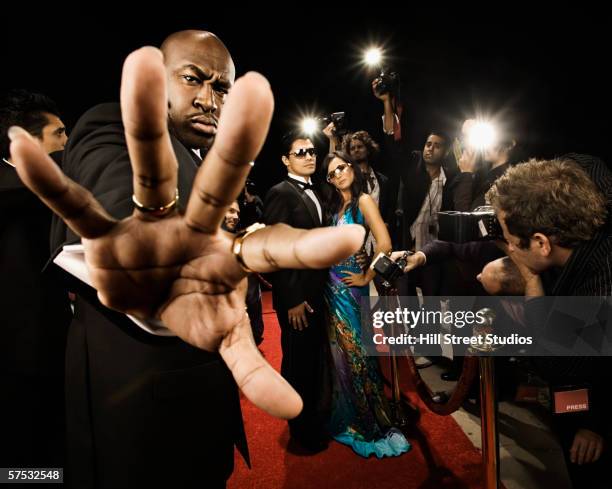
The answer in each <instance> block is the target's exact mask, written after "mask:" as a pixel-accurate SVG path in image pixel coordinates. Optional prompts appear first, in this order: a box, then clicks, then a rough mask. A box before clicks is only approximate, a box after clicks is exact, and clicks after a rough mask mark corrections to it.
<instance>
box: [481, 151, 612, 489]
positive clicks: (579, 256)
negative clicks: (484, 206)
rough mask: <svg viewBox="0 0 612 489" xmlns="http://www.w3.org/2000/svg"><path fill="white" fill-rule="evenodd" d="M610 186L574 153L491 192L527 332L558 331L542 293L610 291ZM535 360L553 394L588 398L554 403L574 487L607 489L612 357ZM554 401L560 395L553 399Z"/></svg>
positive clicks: (596, 164)
mask: <svg viewBox="0 0 612 489" xmlns="http://www.w3.org/2000/svg"><path fill="white" fill-rule="evenodd" d="M585 170H586V171H585ZM587 172H588V173H587ZM611 182H612V178H611V175H610V172H609V171H608V170H607V168H606V166H605V164H603V162H601V161H599V160H597V159H594V158H589V157H586V156H583V155H571V157H564V158H559V159H555V160H548V161H535V160H532V161H530V162H528V163H525V164H522V165H518V166H517V167H515V168H512V169H510V170H508V171H507V172H506V174H505V175H504V176H502V177H501V178H499V179H498V180H497V181H496V182H495V183H494V185H493V187H492V188H491V190H490V191H489V192H488V193H487V199H488V200H489V202H491V204H492V205H493V208H494V209H495V213H496V216H497V218H498V219H499V223H500V225H501V228H502V230H503V235H504V238H505V240H506V242H507V250H506V251H507V255H508V256H509V257H510V258H511V259H512V261H513V263H514V264H515V266H516V269H517V270H518V272H519V274H520V277H521V279H522V281H523V282H524V295H525V297H526V301H525V320H526V324H527V326H528V327H530V328H534V329H535V328H539V329H540V330H544V329H545V328H554V327H559V325H556V324H548V322H547V317H548V316H547V314H546V313H547V311H546V310H545V309H544V310H543V307H544V308H545V307H546V305H545V302H544V301H543V300H542V299H539V298H541V297H543V296H546V295H554V296H597V297H609V296H610V295H611V294H612V267H611V265H610V264H611V263H612V242H611V240H610V235H609V234H610V233H609V232H608V222H607V221H608V216H609V195H610V194H611V189H612V183H611ZM606 196H608V199H606ZM533 360H534V365H535V367H536V369H537V370H538V373H540V375H541V376H542V377H544V378H546V379H547V380H548V381H549V382H550V383H551V385H552V386H553V390H554V391H559V392H562V393H565V394H566V395H570V396H574V395H582V396H583V401H584V402H582V403H581V405H584V406H585V408H586V409H585V410H584V411H583V412H581V413H576V414H574V413H562V411H563V409H562V408H561V406H555V412H556V413H558V414H557V415H556V416H555V418H554V421H555V423H554V424H555V428H556V431H557V433H558V435H559V437H560V439H561V443H562V446H563V449H564V455H565V457H566V462H567V465H568V471H569V473H570V477H571V479H572V483H573V484H574V487H579V488H584V487H587V488H591V487H609V476H608V475H607V474H606V472H607V470H606V469H607V468H606V461H610V460H611V459H612V458H611V457H610V453H609V447H606V444H607V443H606V442H608V443H609V441H610V437H611V434H612V422H611V420H610V416H609V407H610V402H611V401H612V396H611V395H610V393H609V390H610V389H609V385H610V377H611V375H610V366H611V362H610V358H609V357H597V358H595V357H542V358H534V359H533ZM566 385H569V387H564V386H566ZM579 393H580V394H579ZM557 398H558V396H557V395H556V394H555V396H553V399H554V400H557Z"/></svg>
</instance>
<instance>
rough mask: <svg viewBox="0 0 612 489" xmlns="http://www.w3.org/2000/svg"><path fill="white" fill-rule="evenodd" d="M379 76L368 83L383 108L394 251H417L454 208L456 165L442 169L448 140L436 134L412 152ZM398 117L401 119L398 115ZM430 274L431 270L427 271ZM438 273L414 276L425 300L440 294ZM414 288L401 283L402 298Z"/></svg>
mask: <svg viewBox="0 0 612 489" xmlns="http://www.w3.org/2000/svg"><path fill="white" fill-rule="evenodd" d="M381 86H382V87H383V88H388V87H384V83H383V80H382V78H381V77H379V78H376V79H375V80H374V81H373V82H372V90H373V92H374V95H375V96H376V98H378V99H379V100H381V101H382V102H383V105H384V115H383V128H384V132H385V134H386V137H385V145H386V148H387V150H388V155H389V158H390V160H391V161H390V163H391V168H393V169H394V172H395V175H394V176H393V177H392V180H393V181H394V182H397V185H398V186H399V188H398V189H397V192H395V194H394V195H395V196H396V197H395V199H396V202H397V206H396V215H398V217H399V222H398V223H397V224H398V226H397V227H396V229H395V230H394V231H395V233H394V247H395V248H400V249H408V250H419V249H421V248H422V247H423V246H425V245H426V244H427V243H429V242H430V241H433V240H434V239H436V237H437V234H438V211H440V210H450V209H453V187H452V185H450V182H452V181H453V179H454V177H455V175H456V173H457V169H456V166H455V167H453V165H448V164H445V160H446V157H447V155H448V153H449V150H450V146H451V145H450V139H449V137H448V136H447V135H446V134H444V133H443V132H440V131H431V132H430V133H429V135H428V137H427V140H426V141H425V145H424V147H423V150H422V151H411V150H408V149H407V148H406V145H405V144H404V143H403V141H402V139H401V132H400V131H401V127H400V125H399V116H398V114H396V112H401V110H399V109H400V106H399V104H398V101H397V97H396V94H395V93H392V91H387V90H381ZM400 116H401V114H400ZM432 272H433V271H432ZM440 273H441V271H440V270H438V271H436V272H435V273H428V274H423V275H422V276H420V277H417V284H416V285H419V286H420V287H421V290H422V291H423V294H424V295H429V296H434V295H439V293H440V286H441V284H442V280H441V278H440ZM414 287H415V284H414V283H406V281H404V283H401V284H400V293H401V294H402V295H414V293H415V292H414Z"/></svg>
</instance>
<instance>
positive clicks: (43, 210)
mask: <svg viewBox="0 0 612 489" xmlns="http://www.w3.org/2000/svg"><path fill="white" fill-rule="evenodd" d="M0 212H1V215H2V219H0V290H1V292H0V311H1V314H2V320H1V321H0V324H1V328H0V330H1V332H2V341H0V372H5V373H7V372H8V373H10V374H16V373H17V374H21V375H24V374H25V375H43V376H62V375H63V372H64V351H65V345H66V333H67V331H68V324H69V323H70V319H71V317H72V312H71V311H70V304H69V301H68V293H67V291H66V290H63V289H62V288H61V287H60V286H59V284H58V281H57V280H56V278H57V277H56V276H55V275H54V274H42V270H43V267H44V265H45V263H46V261H47V260H48V259H49V228H50V224H51V215H52V213H51V211H50V210H49V209H48V208H47V207H46V206H45V205H44V204H43V203H42V202H41V201H40V200H39V199H38V197H36V195H34V194H33V193H32V192H31V191H30V190H29V189H28V188H27V187H26V186H25V185H24V184H23V183H22V182H21V180H20V179H19V176H18V175H17V172H16V170H15V169H14V168H13V167H11V166H9V165H8V164H6V163H5V162H3V161H0Z"/></svg>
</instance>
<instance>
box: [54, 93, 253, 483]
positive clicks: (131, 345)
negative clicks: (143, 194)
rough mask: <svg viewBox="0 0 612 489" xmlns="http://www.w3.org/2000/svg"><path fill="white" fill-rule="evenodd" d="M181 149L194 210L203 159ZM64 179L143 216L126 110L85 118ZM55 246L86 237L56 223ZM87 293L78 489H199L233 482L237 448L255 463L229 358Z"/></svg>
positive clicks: (76, 425) (97, 111) (79, 375)
mask: <svg viewBox="0 0 612 489" xmlns="http://www.w3.org/2000/svg"><path fill="white" fill-rule="evenodd" d="M171 139H172V146H173V148H174V151H175V153H176V157H177V160H178V166H179V168H178V187H179V195H180V197H181V198H182V199H183V200H182V202H183V203H185V202H186V201H187V198H188V196H189V194H190V192H191V186H192V183H193V179H194V177H195V174H196V172H197V169H198V163H199V159H198V158H197V157H196V155H195V154H193V152H192V151H190V150H188V149H187V148H185V147H184V146H183V145H182V144H181V143H180V142H179V141H178V140H177V139H175V138H174V137H171ZM63 169H64V171H65V172H66V174H67V175H68V176H69V177H70V178H72V179H74V180H75V181H77V182H78V183H79V184H81V185H82V186H84V187H85V188H87V189H88V190H90V191H91V192H92V193H93V195H94V196H95V197H96V198H97V199H98V201H100V203H101V204H102V205H103V206H104V208H105V209H106V210H107V211H108V212H109V213H110V214H111V215H112V216H114V217H116V218H123V217H126V216H128V215H130V214H131V213H132V212H133V204H132V201H131V196H132V170H131V166H130V160H129V155H128V151H127V146H126V142H125V137H124V129H123V125H122V122H121V113H120V107H119V105H118V104H104V105H99V106H96V107H94V108H93V109H91V110H89V111H88V112H87V113H85V115H83V116H82V117H81V119H80V120H79V121H78V123H77V125H76V126H75V128H74V130H73V132H72V134H71V136H70V139H69V141H68V145H67V147H66V150H65V155H64V161H63ZM53 239H54V241H55V242H54V245H55V246H56V247H57V248H58V249H59V248H61V246H62V245H63V244H66V243H73V242H75V241H77V240H78V237H77V236H75V235H74V234H73V233H72V232H70V231H69V230H67V229H66V227H65V226H64V225H63V224H61V223H60V222H59V221H56V222H55V224H54V232H53ZM78 292H79V297H78V299H77V303H76V308H75V318H74V321H73V323H72V325H71V329H70V332H69V341H68V351H67V366H68V368H67V424H68V455H69V467H70V469H71V470H70V474H69V476H70V479H71V483H72V485H73V486H75V487H94V486H95V487H139V486H143V485H150V486H155V487H157V486H160V485H161V486H168V487H170V486H180V487H192V486H194V485H196V484H200V485H203V486H205V485H206V483H207V482H208V483H211V485H212V482H213V481H215V482H219V481H221V480H224V479H226V478H227V477H228V476H229V474H230V473H231V471H232V468H233V448H234V445H235V444H236V445H237V446H238V447H239V449H240V450H241V451H242V453H243V454H244V455H245V456H247V457H248V454H247V451H246V440H245V437H244V431H243V427H242V418H241V413H240V403H239V397H238V390H237V387H236V384H235V382H234V379H233V377H232V375H231V373H230V371H229V370H228V369H227V367H226V366H225V364H224V363H223V361H222V360H221V358H220V357H219V355H218V354H216V353H210V352H206V351H203V350H200V349H198V348H195V347H193V346H191V345H189V344H187V343H185V342H183V341H181V340H180V339H178V338H166V337H159V336H154V335H150V334H148V333H146V332H144V331H143V330H141V329H140V328H139V327H138V326H136V325H135V324H133V323H132V322H131V321H130V320H129V319H128V318H127V317H126V316H124V315H122V314H119V313H117V312H115V311H112V310H110V309H108V308H106V307H104V306H103V305H101V304H100V303H99V302H98V300H97V298H96V296H95V292H94V291H93V289H91V288H89V287H87V286H85V285H84V284H80V287H79V291H78ZM177 477H178V481H177V479H176V478H177Z"/></svg>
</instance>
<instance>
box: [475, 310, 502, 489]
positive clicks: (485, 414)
mask: <svg viewBox="0 0 612 489" xmlns="http://www.w3.org/2000/svg"><path fill="white" fill-rule="evenodd" d="M479 312H482V313H483V315H484V317H485V318H486V322H485V324H484V325H481V326H478V327H476V326H475V327H474V331H473V336H477V337H478V336H480V337H484V336H485V335H486V334H487V333H490V332H492V331H493V321H494V320H495V312H494V311H493V310H491V309H482V310H481V311H479ZM471 349H472V351H473V353H480V354H481V356H480V357H479V358H478V363H479V366H480V425H481V440H482V462H483V464H482V465H483V467H482V468H483V476H484V488H485V489H498V488H499V438H498V432H497V402H496V399H495V363H494V358H493V357H492V356H483V355H482V354H483V353H484V354H487V355H490V354H491V353H493V352H494V351H495V348H494V347H492V346H491V345H486V344H484V343H483V344H479V345H477V346H476V345H475V346H472V347H471Z"/></svg>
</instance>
